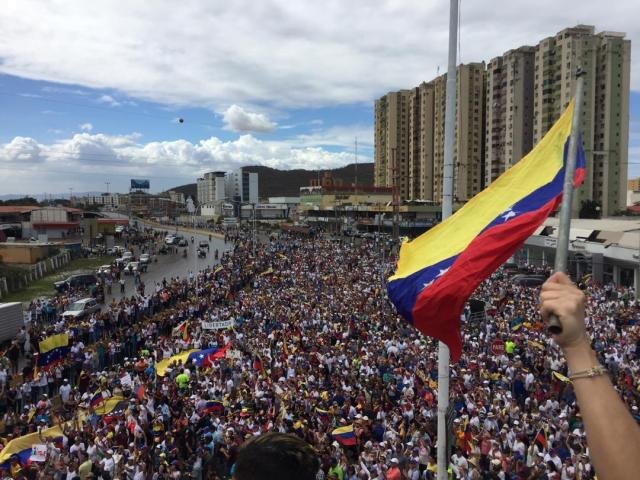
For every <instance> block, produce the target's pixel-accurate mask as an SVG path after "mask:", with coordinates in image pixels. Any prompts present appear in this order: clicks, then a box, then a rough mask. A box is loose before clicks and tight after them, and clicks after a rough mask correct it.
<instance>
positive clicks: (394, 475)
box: [384, 458, 402, 480]
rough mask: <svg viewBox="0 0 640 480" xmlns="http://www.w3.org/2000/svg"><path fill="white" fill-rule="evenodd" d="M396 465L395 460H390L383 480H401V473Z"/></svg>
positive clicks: (396, 460) (396, 461)
mask: <svg viewBox="0 0 640 480" xmlns="http://www.w3.org/2000/svg"><path fill="white" fill-rule="evenodd" d="M398 463H399V462H398V459H397V458H392V459H391V465H390V466H389V468H388V469H387V472H386V474H385V476H384V478H385V480H400V479H401V478H402V472H401V471H400V467H399V466H398Z"/></svg>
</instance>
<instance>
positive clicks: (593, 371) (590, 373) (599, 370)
mask: <svg viewBox="0 0 640 480" xmlns="http://www.w3.org/2000/svg"><path fill="white" fill-rule="evenodd" d="M606 373H607V369H606V368H604V367H603V366H602V365H596V366H595V367H591V368H590V369H588V370H583V371H581V372H576V373H570V374H569V379H570V380H576V379H578V378H593V377H597V376H598V375H604V374H606Z"/></svg>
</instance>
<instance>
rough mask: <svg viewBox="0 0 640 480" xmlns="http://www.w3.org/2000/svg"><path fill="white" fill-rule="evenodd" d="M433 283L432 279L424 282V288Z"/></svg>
mask: <svg viewBox="0 0 640 480" xmlns="http://www.w3.org/2000/svg"><path fill="white" fill-rule="evenodd" d="M432 283H433V280H431V281H430V282H427V283H425V284H424V288H427V287H428V286H429V285H431V284H432Z"/></svg>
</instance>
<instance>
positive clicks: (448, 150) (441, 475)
mask: <svg viewBox="0 0 640 480" xmlns="http://www.w3.org/2000/svg"><path fill="white" fill-rule="evenodd" d="M457 43H458V0H450V2H449V63H448V70H447V84H446V96H445V114H444V166H443V167H444V168H443V172H442V177H443V178H442V221H445V220H446V219H447V218H448V217H450V216H451V214H452V213H453V149H454V142H455V137H454V132H455V126H456V94H457V93H458V92H457V90H456V89H457V85H456V75H457V70H456V68H457V65H456V63H457V50H456V48H457ZM450 361H451V360H450V352H449V347H447V345H445V344H444V343H442V342H438V446H437V461H438V480H447V478H448V472H447V467H448V464H449V449H448V446H449V445H448V433H449V432H448V430H449V429H448V428H447V427H448V425H447V411H448V409H449V375H450V374H449V362H450Z"/></svg>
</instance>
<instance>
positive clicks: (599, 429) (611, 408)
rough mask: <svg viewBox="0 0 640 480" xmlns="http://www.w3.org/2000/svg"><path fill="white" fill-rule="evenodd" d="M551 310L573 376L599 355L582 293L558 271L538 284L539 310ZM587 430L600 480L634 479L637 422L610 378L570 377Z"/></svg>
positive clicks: (639, 444) (639, 468)
mask: <svg viewBox="0 0 640 480" xmlns="http://www.w3.org/2000/svg"><path fill="white" fill-rule="evenodd" d="M552 312H553V313H554V314H556V315H557V316H558V318H559V319H560V322H561V323H562V328H563V331H562V333H560V334H558V335H554V340H555V341H556V342H557V343H558V345H560V347H561V348H562V351H563V353H564V356H565V359H566V361H567V365H568V367H569V371H570V372H571V373H572V374H576V373H578V372H584V371H586V370H589V369H591V368H593V367H595V366H597V365H598V364H599V363H598V359H597V357H596V354H595V352H594V351H593V350H592V348H591V342H590V340H589V338H588V336H587V333H586V331H585V323H584V316H585V296H584V294H583V293H582V291H580V290H579V289H577V288H576V287H575V286H574V285H573V284H572V283H571V280H570V279H569V278H568V277H567V276H566V275H565V274H564V273H561V272H557V273H555V274H553V275H552V276H551V277H550V278H549V279H548V280H547V281H546V282H545V284H544V285H543V286H542V292H541V293H540V313H541V314H542V317H543V318H544V319H545V320H546V319H547V318H548V316H549V314H550V313H552ZM573 387H574V391H575V394H576V399H577V402H578V405H579V406H580V412H581V414H582V418H583V421H584V427H585V431H586V433H587V442H588V445H589V451H590V456H591V461H592V462H593V465H594V467H595V469H596V472H597V474H598V478H599V479H601V480H609V479H622V478H634V477H635V476H636V475H637V472H640V455H639V454H638V453H639V452H640V426H638V425H637V424H636V422H635V421H634V419H633V417H632V416H631V414H630V413H629V411H628V410H627V408H626V406H625V405H624V403H623V402H622V400H621V399H620V397H619V395H618V393H617V392H616V390H615V389H614V387H613V384H612V383H611V380H610V379H609V376H608V375H606V374H604V375H602V374H598V375H595V376H593V377H584V378H577V379H575V380H573Z"/></svg>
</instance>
